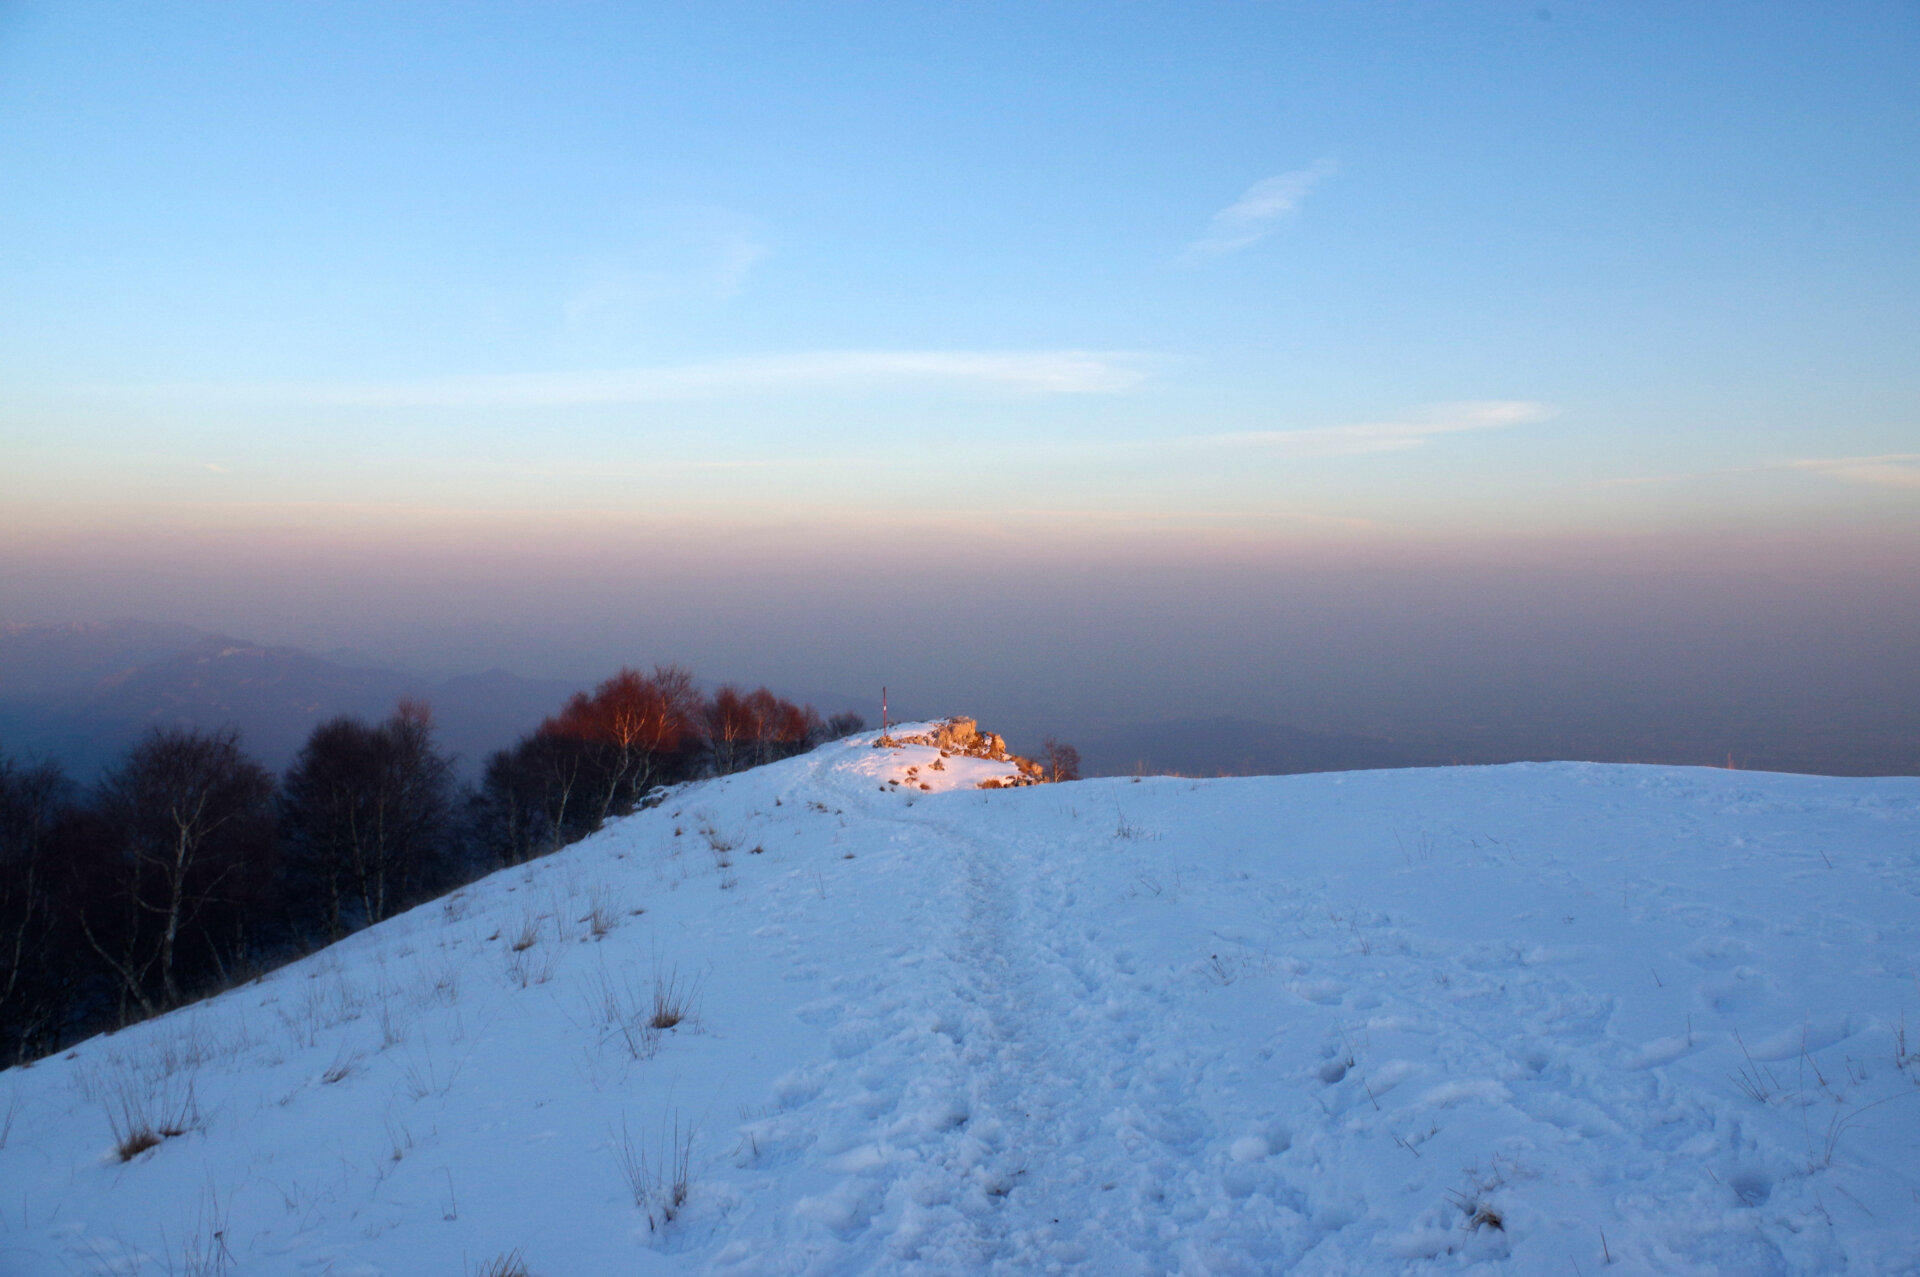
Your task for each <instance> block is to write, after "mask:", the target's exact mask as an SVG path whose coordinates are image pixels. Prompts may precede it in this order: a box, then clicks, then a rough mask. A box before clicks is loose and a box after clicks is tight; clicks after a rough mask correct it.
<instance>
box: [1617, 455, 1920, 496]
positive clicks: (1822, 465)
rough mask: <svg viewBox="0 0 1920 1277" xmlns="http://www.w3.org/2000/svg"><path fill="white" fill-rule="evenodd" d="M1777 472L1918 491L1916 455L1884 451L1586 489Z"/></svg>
mask: <svg viewBox="0 0 1920 1277" xmlns="http://www.w3.org/2000/svg"><path fill="white" fill-rule="evenodd" d="M1781 470H1798V471H1800V472H1802V473H1805V474H1817V475H1823V476H1825V477H1826V478H1829V479H1835V480H1838V481H1839V482H1841V483H1859V484H1865V485H1867V486H1869V487H1875V488H1912V489H1915V490H1920V452H1888V453H1882V454H1880V455H1879V456H1874V457H1796V458H1793V459H1791V460H1787V461H1762V462H1760V463H1758V464H1757V465H1747V466H1726V467H1723V468H1721V469H1718V470H1691V471H1684V472H1680V473H1674V474H1649V475H1638V476H1632V477H1628V478H1624V479H1596V480H1595V481H1594V482H1593V483H1592V484H1591V485H1589V486H1592V487H1617V486H1623V485H1631V484H1653V483H1684V482H1687V481H1690V480H1696V479H1717V478H1721V477H1724V476H1726V475H1731V474H1766V473H1770V472H1778V471H1781Z"/></svg>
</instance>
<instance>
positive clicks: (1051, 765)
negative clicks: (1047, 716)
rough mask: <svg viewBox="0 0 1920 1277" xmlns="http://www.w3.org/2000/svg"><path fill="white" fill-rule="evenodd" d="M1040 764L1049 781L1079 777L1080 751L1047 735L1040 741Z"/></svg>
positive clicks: (1077, 778)
mask: <svg viewBox="0 0 1920 1277" xmlns="http://www.w3.org/2000/svg"><path fill="white" fill-rule="evenodd" d="M1040 766H1041V767H1042V768H1043V769H1044V770H1045V772H1046V774H1047V779H1048V780H1050V781H1062V780H1079V779H1080V751H1079V750H1077V749H1075V748H1074V747H1073V746H1071V745H1069V744H1066V743H1065V742H1064V741H1058V740H1055V739H1054V738H1053V737H1051V736H1049V737H1047V739H1046V740H1044V741H1042V742H1041V743H1040Z"/></svg>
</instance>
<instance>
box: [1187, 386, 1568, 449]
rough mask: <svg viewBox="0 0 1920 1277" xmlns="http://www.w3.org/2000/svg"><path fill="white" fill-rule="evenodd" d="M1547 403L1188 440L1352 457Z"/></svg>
mask: <svg viewBox="0 0 1920 1277" xmlns="http://www.w3.org/2000/svg"><path fill="white" fill-rule="evenodd" d="M1559 411H1560V410H1559V409H1558V408H1556V407H1554V406H1553V405H1552V404H1546V403H1536V402H1534V401H1532V400H1526V399H1501V400H1486V401H1477V402H1472V403H1455V404H1439V405H1436V406H1434V407H1432V408H1428V409H1425V410H1423V411H1422V412H1420V413H1418V414H1416V415H1415V416H1414V417H1412V418H1411V419H1409V420H1405V421H1369V422H1359V423H1356V424H1354V425H1348V426H1316V427H1312V428H1309V429H1305V430H1251V431H1241V432H1238V433H1234V434H1218V435H1203V436H1201V437H1200V438H1199V439H1197V440H1194V441H1193V442H1197V443H1202V444H1207V445H1210V446H1214V447H1233V448H1258V449H1259V450H1261V451H1262V452H1266V453H1272V454H1280V455H1284V456H1291V457H1334V456H1352V455H1358V454H1365V453H1372V452H1401V451H1404V450H1406V449H1408V448H1418V447H1420V446H1421V445H1423V444H1425V443H1426V442H1427V441H1428V440H1429V439H1431V438H1433V437H1434V436H1436V435H1450V434H1462V433H1464V432H1466V431H1470V430H1504V429H1509V428H1511V427H1513V426H1524V425H1531V424H1533V423H1535V422H1540V421H1546V420H1548V419H1549V418H1552V417H1554V416H1557V415H1558V414H1559Z"/></svg>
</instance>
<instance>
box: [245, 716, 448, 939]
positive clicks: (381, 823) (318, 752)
mask: <svg viewBox="0 0 1920 1277" xmlns="http://www.w3.org/2000/svg"><path fill="white" fill-rule="evenodd" d="M452 812H453V763H452V761H451V760H450V759H448V758H447V757H446V756H445V755H443V754H441V753H440V752H439V751H438V750H437V749H436V748H435V747H434V742H433V719H432V715H431V713H430V712H429V711H428V709H427V707H426V706H425V705H422V704H420V703H418V702H414V701H402V702H400V705H399V707H398V708H397V709H396V710H395V711H394V714H393V716H392V717H390V718H388V719H387V720H386V721H385V722H383V723H380V724H378V725H374V726H369V725H368V724H366V723H363V722H361V721H359V720H358V719H354V718H336V719H333V720H332V721H330V722H326V723H322V724H321V725H320V726H318V727H316V728H315V729H314V730H313V734H312V735H311V736H310V737H308V738H307V743H306V745H305V746H304V747H303V748H302V749H301V751H300V755H299V757H298V758H296V759H295V760H294V764H293V767H292V768H291V769H290V770H289V771H288V773H287V777H286V783H285V786H284V788H283V790H282V792H281V799H280V815H281V823H282V827H283V828H284V829H285V831H286V835H287V842H288V848H289V851H290V852H291V854H292V856H293V860H294V870H295V872H296V873H297V874H299V875H300V876H302V877H304V878H305V879H306V880H307V882H308V885H310V886H311V887H312V888H314V889H316V890H317V891H318V892H319V894H320V899H321V900H322V901H323V902H324V905H325V911H326V922H327V927H328V929H329V931H330V932H331V933H332V934H333V935H335V936H339V935H341V934H343V933H344V931H345V930H346V915H347V912H348V910H347V908H346V906H347V905H348V904H349V903H350V904H351V905H352V906H353V910H352V912H353V913H354V914H355V915H356V916H357V918H358V920H359V921H360V923H361V924H362V925H365V924H369V923H374V922H379V921H380V920H381V919H383V918H386V917H389V916H391V915H392V914H393V913H394V912H395V911H396V910H397V909H398V908H403V907H405V906H406V905H408V904H411V903H412V902H413V901H414V900H415V899H417V898H418V893H419V892H420V890H421V889H422V888H423V886H424V885H425V884H426V883H427V882H428V881H429V880H430V879H431V877H432V876H433V872H434V870H435V867H436V865H437V863H438V861H439V860H440V858H441V856H442V854H443V852H444V850H445V844H446V842H447V840H448V838H449V837H450V836H451V822H452Z"/></svg>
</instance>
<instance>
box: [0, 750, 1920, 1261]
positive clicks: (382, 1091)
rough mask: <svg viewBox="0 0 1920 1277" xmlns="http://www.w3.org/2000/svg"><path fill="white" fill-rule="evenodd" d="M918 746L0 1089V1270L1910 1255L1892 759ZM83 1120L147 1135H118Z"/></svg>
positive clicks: (1916, 1254) (846, 754)
mask: <svg viewBox="0 0 1920 1277" xmlns="http://www.w3.org/2000/svg"><path fill="white" fill-rule="evenodd" d="M937 757H938V753H937V751H935V750H934V749H932V748H931V747H923V746H908V747H905V748H902V749H879V750H876V749H873V748H872V747H871V738H870V737H866V738H854V739H852V740H850V741H846V742H838V743H835V744H832V745H829V746H826V747H823V748H822V749H821V750H820V751H817V752H816V753H814V754H812V755H808V756H806V757H803V758H798V759H793V760H789V761H787V762H784V763H779V764H775V765H772V766H769V767H765V768H761V769H757V770H756V771H753V772H750V773H745V774H742V775H739V776H735V777H731V778H727V779H725V780H720V781H712V782H704V783H701V784H697V785H692V786H687V787H684V788H682V789H681V790H679V791H677V792H676V793H674V794H673V795H672V797H671V798H670V799H669V801H668V802H667V803H666V804H665V805H663V806H661V807H659V808H656V809H653V810H650V811H647V812H643V813H640V814H637V815H636V816H634V817H632V818H630V819H628V820H625V821H621V822H618V823H616V824H615V825H613V826H610V827H609V828H608V829H607V830H606V831H604V832H603V833H602V834H600V835H597V836H596V837H594V838H592V839H589V840H588V841H586V842H584V843H581V844H578V845H576V846H574V847H572V848H569V849H567V850H565V851H563V852H560V853H558V854H556V855H554V856H552V857H550V858H547V859H545V860H542V861H540V862H537V863H535V864H532V865H528V866H524V867H521V868H518V869H512V870H507V871H503V872H502V873H500V874H498V875H495V876H494V877H492V878H490V879H488V880H486V881H484V882H482V883H478V884H474V885H473V886H472V887H470V888H468V889H467V890H465V891H464V892H461V893H458V894H457V895H456V896H454V897H452V898H449V899H448V900H446V901H444V902H438V903H436V904H434V905H431V906H426V907H423V908H421V909H417V910H415V911H413V912H412V913H410V914H408V915H406V916H404V917H402V918H398V919H394V920H392V921H391V922H390V923H387V924H383V925H381V926H379V927H375V928H372V929H370V930H368V931H366V932H363V933H361V934H359V935H357V936H354V937H352V938H350V939H349V940H347V941H345V942H343V943H342V944H339V945H336V946H334V947H333V948H331V949H329V950H327V951H326V952H324V953H322V954H319V955H316V956H315V957H314V958H312V959H309V960H307V961H305V962H302V963H298V964H295V965H294V966H291V967H288V968H286V969H284V970H282V971H279V972H276V973H274V974H273V975H271V976H269V977H267V978H266V979H264V980H263V981H261V982H258V983H257V984H254V985H249V986H246V987H244V988H241V989H237V990H234V991H232V992H230V993H228V994H226V995H223V996H222V997H220V998H216V999H213V1000H210V1001H209V1002H207V1003H204V1004H201V1005H199V1006H196V1007H192V1008H188V1009H186V1010H184V1011H182V1012H179V1013H176V1014H175V1015H172V1016H168V1017H164V1018H162V1019H161V1020H158V1021H154V1022H151V1023H149V1024H144V1025H140V1026H136V1027H134V1028H131V1029H128V1030H126V1031H124V1032H122V1033H119V1034H116V1035H112V1036H110V1037H103V1038H100V1039H95V1040H94V1041H91V1042H88V1043H85V1044H82V1045H81V1046H80V1047H79V1048H77V1049H76V1050H75V1051H73V1052H71V1053H70V1054H69V1055H67V1056H65V1057H63V1058H60V1059H54V1060H47V1061H43V1062H41V1063H40V1064H38V1065H35V1066H34V1067H32V1068H31V1069H25V1070H21V1069H15V1070H11V1071H9V1072H8V1073H6V1074H4V1075H0V1127H4V1129H5V1131H6V1134H5V1138H4V1142H3V1143H0V1203H5V1206H4V1208H3V1209H0V1229H4V1232H0V1270H4V1271H6V1272H8V1273H16V1272H17V1273H21V1274H25V1275H28V1277H38V1275H39V1274H54V1273H63V1274H64V1273H72V1272H81V1273H118V1274H135V1273H142V1272H146V1273H165V1272H180V1271H198V1272H231V1273H235V1274H256V1273H257V1274H281V1273H285V1274H314V1273H336V1274H342V1275H345V1274H356V1275H358V1277H374V1275H376V1274H395V1275H398V1274H414V1273H428V1272H459V1271H462V1270H463V1268H464V1269H465V1270H467V1271H475V1270H478V1268H479V1267H480V1266H481V1264H483V1263H484V1262H486V1261H488V1260H490V1259H492V1258H494V1257H496V1256H499V1255H503V1254H506V1253H508V1252H511V1251H515V1250H520V1251H522V1252H523V1253H524V1255H525V1257H526V1261H527V1264H528V1266H529V1268H530V1269H531V1270H532V1271H533V1272H534V1273H536V1274H548V1275H550V1277H551V1275H553V1274H561V1273H593V1272H622V1271H638V1272H660V1273H679V1272H686V1273H696V1272H697V1273H714V1274H725V1275H729V1277H748V1275H759V1274H840V1273H847V1274H852V1273H900V1274H935V1273H1006V1274H1011V1273H1029V1272H1062V1273H1069V1272H1083V1273H1089V1274H1095V1273H1098V1274H1107V1273H1117V1274H1148V1273H1168V1272H1181V1273H1218V1274H1242V1273H1246V1274H1251V1273H1266V1272H1273V1271H1282V1270H1285V1271H1293V1272H1301V1273H1346V1272H1360V1271H1366V1272H1428V1271H1434V1272H1438V1271H1449V1272H1452V1271H1479V1272H1488V1273H1492V1272H1514V1273H1521V1272H1529V1273H1530V1272H1575V1271H1579V1272H1596V1273H1597V1272H1599V1271H1600V1270H1601V1269H1603V1268H1605V1269H1606V1270H1607V1271H1608V1272H1626V1273H1654V1272H1661V1273H1667V1272H1682V1273H1689V1272H1692V1273H1708V1272H1735V1271H1737V1272H1743V1273H1783V1274H1784V1273H1827V1272H1831V1273H1842V1272H1858V1273H1898V1272H1914V1271H1920V1226H1916V1224H1915V1222H1914V1221H1915V1220H1916V1219H1920V1056H1916V1054H1915V1052H1916V1051H1920V1023H1916V1026H1915V1032H1914V1034H1913V1035H1912V1036H1909V1035H1908V1033H1907V1030H1906V1015H1907V1013H1908V1012H1909V1011H1912V1012H1913V1013H1915V1014H1916V1015H1920V909H1916V907H1915V901H1916V898H1917V897H1920V837H1916V835H1920V781H1914V780H1908V779H1894V780H1874V781H1859V780H1835V779H1824V778H1809V777H1788V776H1762V775H1752V774H1746V773H1724V772H1713V771H1705V770H1699V769H1672V768H1644V767H1602V766H1588V765H1577V764H1556V765H1521V766H1515V767H1497V768H1450V769H1434V770H1423V771H1402V772H1373V773H1351V774H1346V775H1333V776H1298V777H1272V778H1257V779H1246V780H1221V781H1205V782H1200V781H1188V780H1176V779H1170V778H1154V779H1147V780H1143V781H1140V782H1128V781H1124V780H1122V781H1096V782H1083V783H1078V784H1073V785H1058V786H1044V787H1038V788H1028V789H1016V790H995V791H991V792H983V791H980V790H978V789H977V788H975V787H976V786H977V784H978V782H979V781H980V780H981V779H985V778H987V776H986V775H985V773H984V772H982V770H981V769H982V768H988V769H990V768H991V767H993V766H995V765H996V764H992V763H991V762H989V761H988V760H980V759H965V760H961V759H952V760H948V762H949V765H948V766H946V767H943V768H941V769H939V770H935V769H933V768H932V767H931V763H932V761H933V760H934V759H935V758H937ZM961 763H964V766H961V765H955V764H961ZM999 766H1001V767H1002V768H1003V770H1004V769H1007V767H1008V765H999ZM909 767H913V768H914V769H915V774H914V782H913V784H912V785H911V786H909V785H907V784H905V783H904V781H905V776H906V769H907V768H909ZM889 782H901V783H889ZM922 784H926V785H928V786H929V788H926V789H922V788H920V786H921V785H922ZM663 987H664V988H667V989H669V990H673V991H677V993H678V994H679V995H680V996H682V997H683V998H684V999H685V1000H686V1001H687V1002H688V1009H689V1010H690V1012H691V1014H690V1015H688V1017H687V1018H686V1019H684V1020H683V1021H681V1022H680V1023H678V1024H674V1025H671V1026H667V1027H660V1028H655V1027H653V1026H652V1025H651V1024H650V1023H649V1020H650V1019H651V1018H652V1009H653V1004H654V1002H655V1000H656V995H657V994H658V992H659V991H660V990H661V989H662V988H663ZM129 1095H138V1096H141V1097H143V1099H142V1102H143V1103H146V1104H148V1105H149V1107H152V1108H155V1110H156V1111H158V1110H159V1109H167V1110H169V1111H179V1112H183V1113H188V1114H190V1120H188V1121H186V1122H184V1123H183V1125H184V1127H185V1129H184V1130H183V1132H182V1133H181V1134H178V1135H176V1136H173V1137H169V1138H165V1139H163V1140H162V1141H161V1142H160V1143H159V1144H158V1145H157V1146H156V1147H154V1148H151V1149H149V1150H146V1151H144V1152H141V1153H139V1154H138V1155H136V1156H135V1157H133V1158H132V1159H131V1160H129V1161H127V1162H124V1163H122V1162H120V1161H119V1160H118V1159H117V1157H116V1155H115V1154H114V1152H113V1150H112V1144H113V1142H114V1137H113V1132H112V1129H111V1123H110V1121H109V1118H110V1116H111V1115H112V1113H113V1112H114V1106H115V1105H116V1104H119V1103H120V1102H121V1101H122V1100H124V1099H125V1097H127V1096H129ZM676 1154H683V1155H684V1156H685V1157H686V1159H687V1165H688V1168H689V1174H688V1186H687V1193H686V1197H685V1200H684V1201H683V1202H680V1203H678V1204H677V1205H675V1206H673V1208H672V1210H671V1214H672V1218H671V1219H667V1218H666V1217H665V1216H666V1214H667V1212H666V1211H664V1210H663V1209H662V1204H663V1202H664V1201H666V1200H667V1197H668V1196H670V1194H669V1193H667V1192H666V1190H667V1189H668V1188H669V1187H670V1186H669V1185H668V1184H667V1183H666V1180H668V1179H670V1178H671V1175H670V1174H667V1175H664V1176H663V1174H662V1169H663V1168H671V1166H672V1165H673V1163H674V1160H675V1157H676ZM641 1163H644V1166H640V1164H641ZM636 1167H639V1169H638V1171H637V1173H630V1172H635V1170H636ZM636 1199H639V1200H636Z"/></svg>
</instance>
